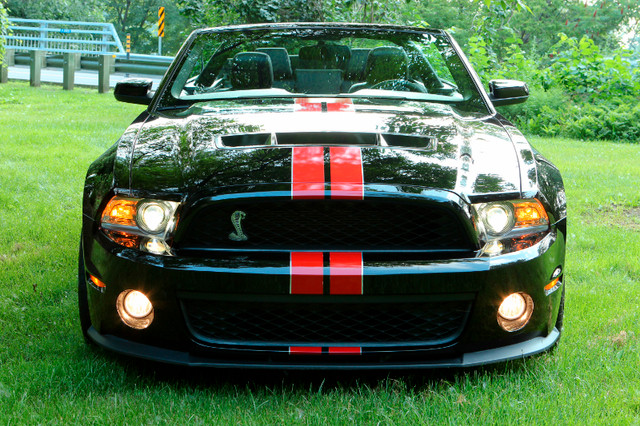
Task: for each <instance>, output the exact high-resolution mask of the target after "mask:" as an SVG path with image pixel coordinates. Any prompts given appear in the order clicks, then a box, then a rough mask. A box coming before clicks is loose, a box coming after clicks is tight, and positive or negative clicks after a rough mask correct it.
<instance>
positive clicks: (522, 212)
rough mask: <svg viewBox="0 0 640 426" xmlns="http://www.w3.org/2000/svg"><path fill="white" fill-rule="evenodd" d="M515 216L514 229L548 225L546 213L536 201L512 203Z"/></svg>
mask: <svg viewBox="0 0 640 426" xmlns="http://www.w3.org/2000/svg"><path fill="white" fill-rule="evenodd" d="M513 207H514V210H515V216H516V224H515V227H516V228H519V227H525V226H539V225H548V224H549V217H548V216H547V212H546V211H545V210H544V207H542V204H540V201H538V200H535V199H534V200H531V201H522V202H519V203H513Z"/></svg>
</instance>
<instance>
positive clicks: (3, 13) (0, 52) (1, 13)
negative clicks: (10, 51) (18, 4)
mask: <svg viewBox="0 0 640 426" xmlns="http://www.w3.org/2000/svg"><path fill="white" fill-rule="evenodd" d="M8 33H9V21H7V10H6V9H5V8H4V6H3V5H2V3H0V66H2V58H4V44H5V42H6V41H7V39H6V37H7V35H8Z"/></svg>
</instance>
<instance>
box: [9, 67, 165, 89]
mask: <svg viewBox="0 0 640 426" xmlns="http://www.w3.org/2000/svg"><path fill="white" fill-rule="evenodd" d="M131 77H136V78H140V77H144V78H150V79H152V80H153V89H155V88H157V87H158V84H160V79H161V77H160V76H157V75H140V74H136V75H133V74H132V75H131ZM125 78H127V76H126V75H125V74H121V73H116V74H111V77H110V79H109V86H111V87H114V86H115V85H116V83H117V82H119V81H120V80H124V79H125ZM9 80H29V66H27V65H15V66H12V67H9ZM40 81H42V82H43V83H59V84H62V68H42V74H41V75H40ZM74 83H75V85H76V86H89V87H98V71H91V70H78V71H76V75H75V78H74Z"/></svg>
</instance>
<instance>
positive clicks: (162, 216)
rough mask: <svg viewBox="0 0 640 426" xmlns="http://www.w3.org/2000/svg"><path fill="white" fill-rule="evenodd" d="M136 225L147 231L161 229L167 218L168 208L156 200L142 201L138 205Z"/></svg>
mask: <svg viewBox="0 0 640 426" xmlns="http://www.w3.org/2000/svg"><path fill="white" fill-rule="evenodd" d="M136 218H137V220H138V225H139V226H140V227H141V228H142V229H144V230H145V231H147V232H151V233H152V234H156V233H158V232H160V231H163V230H164V228H165V226H166V224H167V222H168V220H169V212H168V208H167V207H166V206H164V205H162V204H160V203H156V202H143V203H140V205H139V206H138V214H137V216H136Z"/></svg>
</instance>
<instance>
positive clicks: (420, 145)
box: [219, 132, 437, 151]
mask: <svg viewBox="0 0 640 426" xmlns="http://www.w3.org/2000/svg"><path fill="white" fill-rule="evenodd" d="M219 140H220V145H222V147H223V148H253V147H264V146H308V145H322V146H380V147H394V148H411V149H420V150H427V151H433V150H435V149H436V147H437V146H436V139H435V138H434V137H432V136H421V135H418V136H417V135H404V134H396V133H348V132H295V133H247V134H240V135H238V134H235V135H225V136H220V139H219Z"/></svg>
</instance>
